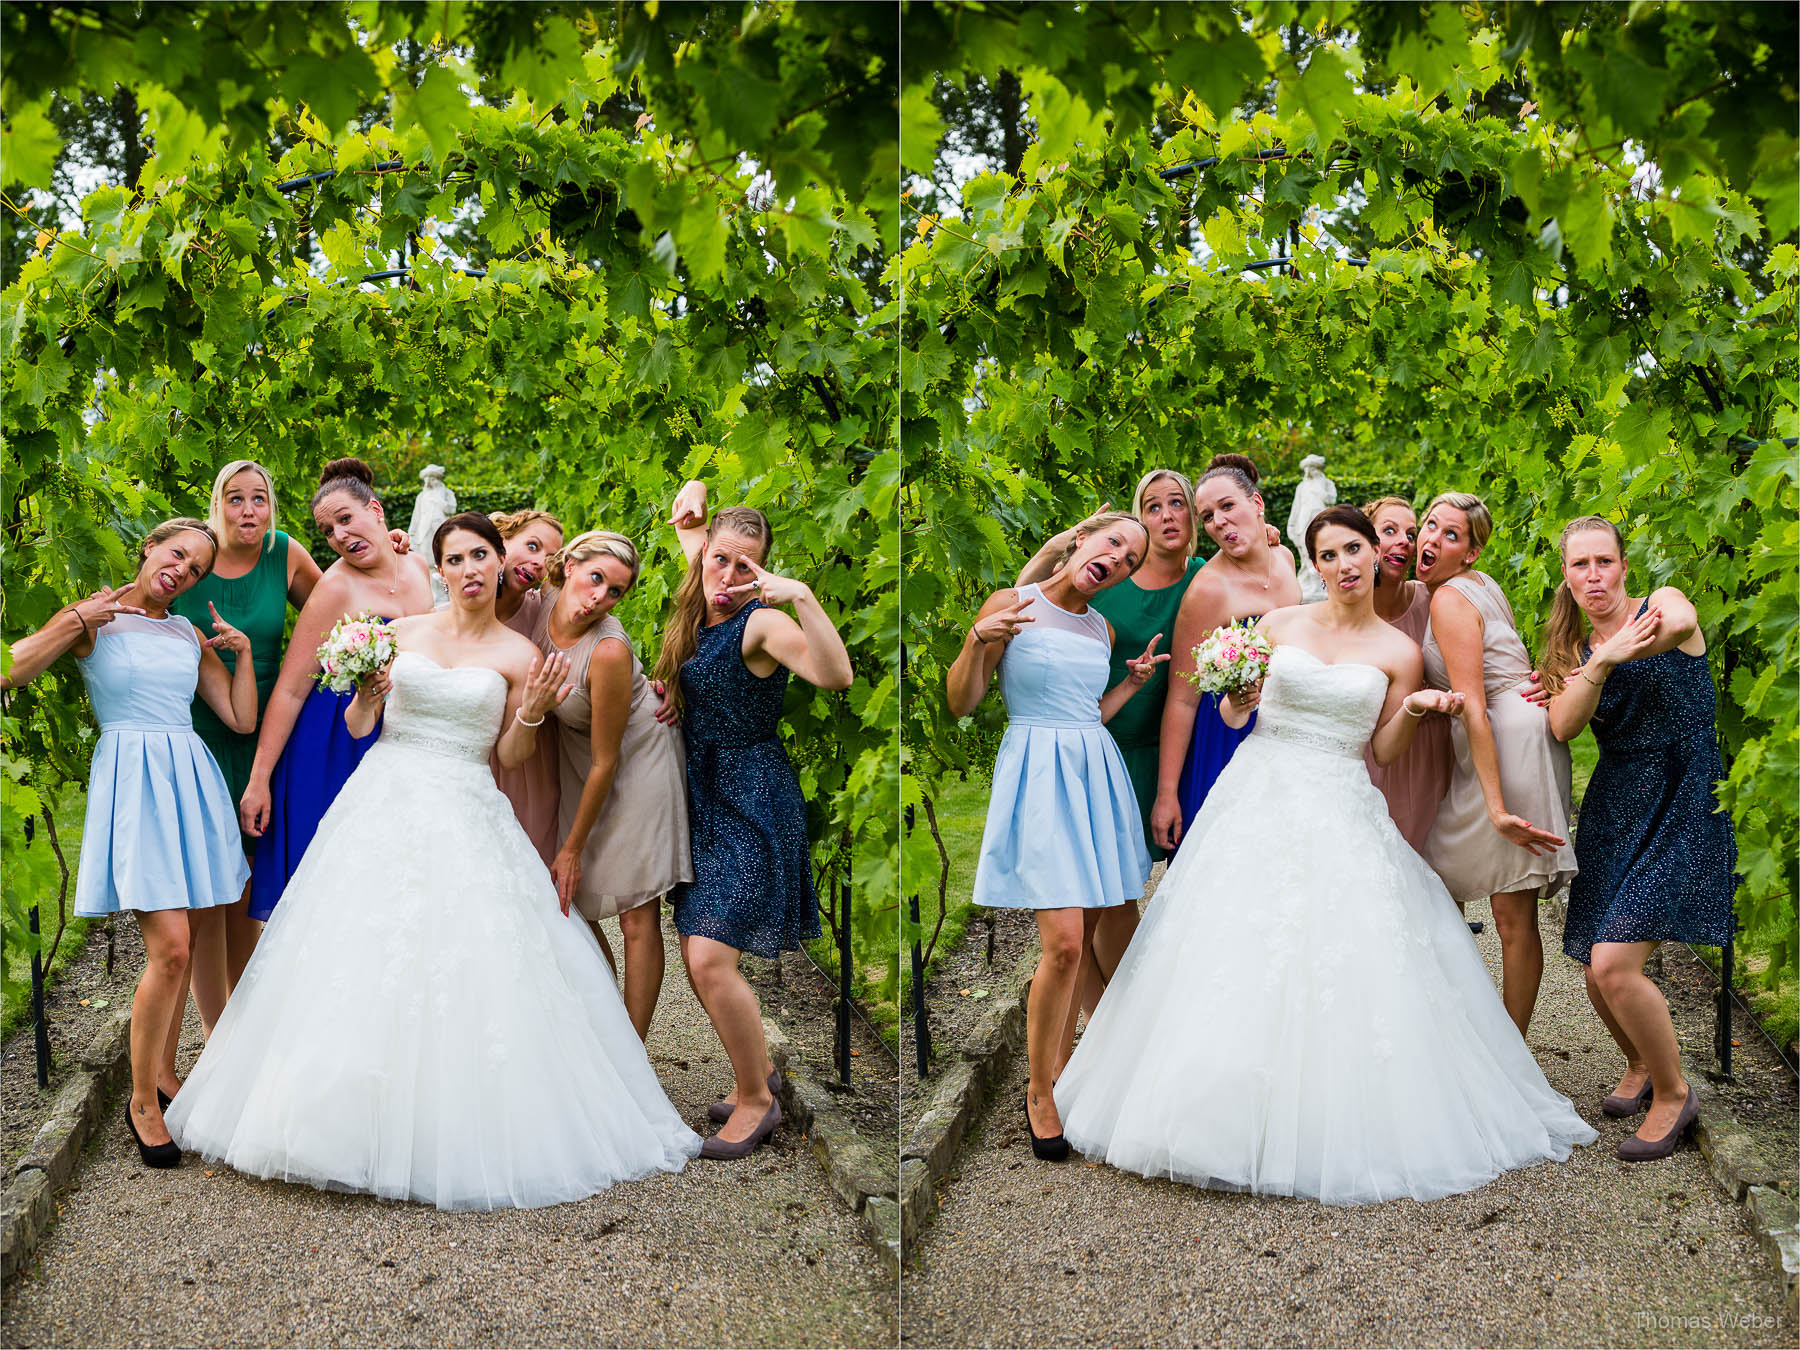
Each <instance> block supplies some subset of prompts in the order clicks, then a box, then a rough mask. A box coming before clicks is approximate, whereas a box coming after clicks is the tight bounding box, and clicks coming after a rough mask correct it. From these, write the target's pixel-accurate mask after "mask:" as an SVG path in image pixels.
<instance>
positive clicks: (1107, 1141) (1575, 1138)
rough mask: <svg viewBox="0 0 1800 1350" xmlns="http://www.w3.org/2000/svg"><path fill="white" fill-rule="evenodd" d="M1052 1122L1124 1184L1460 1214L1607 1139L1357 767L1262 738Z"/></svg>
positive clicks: (1346, 759)
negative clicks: (1575, 1150) (1569, 1094)
mask: <svg viewBox="0 0 1800 1350" xmlns="http://www.w3.org/2000/svg"><path fill="white" fill-rule="evenodd" d="M1056 1104H1057V1109H1058V1110H1059V1111H1060V1112H1061V1114H1062V1120H1063V1128H1064V1131H1065V1133H1066V1134H1067V1135H1068V1138H1069V1141H1070V1143H1071V1144H1073V1145H1074V1146H1075V1147H1076V1148H1078V1149H1080V1150H1081V1151H1082V1152H1083V1153H1085V1154H1087V1155H1089V1156H1090V1157H1094V1158H1105V1159H1106V1161H1108V1162H1110V1163H1112V1164H1113V1165H1114V1166H1116V1167H1121V1168H1125V1169H1127V1170H1130V1171H1134V1172H1140V1173H1143V1174H1144V1175H1146V1176H1159V1177H1172V1178H1174V1179H1175V1180H1177V1181H1185V1182H1189V1183H1192V1184H1194V1185H1200V1186H1209V1187H1215V1188H1221V1189H1230V1190H1250V1191H1256V1192H1260V1193H1268V1194H1277V1195H1299V1196H1311V1197H1314V1198H1317V1199H1319V1200H1322V1201H1325V1202H1326V1203H1330V1204H1363V1203H1372V1202H1375V1201H1381V1200H1389V1199H1393V1198H1395V1197H1398V1196H1411V1197H1413V1198H1415V1199H1419V1200H1429V1199H1433V1198H1436V1197H1438V1196H1443V1195H1449V1194H1453V1193H1455V1192H1459V1191H1466V1190H1470V1189H1472V1188H1474V1187H1476V1186H1479V1185H1481V1184H1483V1183H1484V1182H1487V1181H1489V1180H1491V1179H1492V1178H1494V1177H1496V1176H1498V1175H1499V1174H1500V1173H1501V1172H1503V1171H1506V1170H1507V1169H1509V1168H1515V1167H1524V1166H1527V1165H1529V1164H1532V1163H1536V1162H1540V1161H1543V1160H1546V1159H1556V1160H1561V1159H1564V1158H1566V1157H1568V1155H1569V1152H1570V1149H1571V1148H1572V1147H1573V1146H1574V1145H1575V1144H1578V1143H1588V1142H1591V1141H1592V1140H1593V1139H1594V1138H1595V1134H1594V1131H1593V1130H1592V1129H1590V1128H1589V1127H1588V1126H1587V1125H1586V1124H1585V1123H1584V1122H1583V1121H1582V1119H1581V1118H1580V1117H1579V1116H1578V1115H1577V1114H1576V1113H1575V1110H1574V1108H1573V1107H1572V1106H1571V1105H1570V1104H1569V1102H1568V1100H1567V1099H1566V1098H1564V1097H1562V1096H1560V1095H1559V1094H1557V1093H1556V1092H1555V1091H1553V1090H1552V1089H1551V1087H1550V1085H1549V1084H1548V1083H1547V1082H1546V1081H1545V1079H1544V1075H1543V1072H1542V1071H1541V1070H1540V1069H1539V1068H1538V1066H1537V1064H1536V1062H1535V1061H1534V1060H1533V1059H1532V1057H1531V1052H1530V1050H1529V1049H1528V1048H1527V1046H1526V1045H1525V1042H1524V1041H1523V1040H1522V1039H1521V1038H1520V1036H1519V1033H1518V1031H1517V1029H1516V1028H1515V1027H1514V1026H1513V1023H1512V1021H1511V1019H1509V1018H1508V1017H1507V1015H1506V1011H1505V1009H1504V1007H1503V1006H1502V1005H1501V1002H1500V997H1499V995H1498V993H1497V992H1496V991H1495V988H1494V984H1493V980H1492V978H1491V976H1490V975H1489V973H1488V970H1487V966H1486V963H1485V962H1484V961H1483V960H1482V958H1481V954H1480V952H1479V951H1478V950H1477V948H1476V946H1475V941H1474V938H1473V937H1472V936H1471V935H1470V933H1469V930H1468V928H1467V926H1466V925H1465V924H1464V923H1463V922H1462V919H1461V918H1460V916H1459V915H1458V913H1457V910H1456V908H1455V906H1454V905H1452V904H1451V903H1450V898H1449V896H1448V895H1447V894H1446V893H1445V891H1444V887H1443V884H1442V883H1441V882H1440V881H1439V880H1438V878H1437V876H1436V874H1435V873H1433V872H1432V870H1431V869H1430V868H1429V867H1427V866H1426V865H1425V863H1424V861H1423V860H1422V859H1421V858H1420V857H1419V855H1418V854H1417V853H1415V852H1413V850H1412V849H1411V848H1409V847H1407V845H1406V843H1405V841H1404V840H1403V839H1402V838H1401V837H1400V833H1399V831H1398V830H1397V829H1396V828H1395V826H1394V822H1393V820H1392V819H1391V818H1390V816H1389V815H1388V811H1387V806H1386V803H1385V801H1384V800H1383V799H1382V796H1381V794H1380V793H1379V792H1378V791H1377V790H1376V789H1375V788H1374V786H1373V785H1371V784H1370V782H1369V777H1368V773H1367V771H1366V770H1365V768H1364V767H1363V764H1362V761H1361V759H1360V756H1359V755H1358V756H1353V755H1348V754H1342V753H1334V752H1332V751H1328V750H1320V749H1315V748H1311V747H1309V746H1307V745H1304V744H1299V743H1296V742H1294V741H1292V740H1277V739H1276V738H1275V737H1273V736H1271V735H1260V736H1254V737H1252V738H1250V740H1249V741H1247V742H1246V744H1245V745H1244V746H1243V748H1241V749H1240V750H1239V751H1238V753H1237V755H1236V756H1235V757H1234V758H1233V760H1232V762H1231V763H1230V765H1228V766H1227V767H1226V769H1225V770H1224V772H1223V773H1222V774H1220V776H1219V779H1218V781H1217V783H1216V784H1215V785H1214V786H1213V789H1212V791H1211V793H1210V794H1209V796H1208V798H1207V801H1206V804H1205V806H1204V807H1203V808H1202V809H1201V812H1200V814H1199V816H1198V817H1197V818H1196V819H1195V821H1194V825H1193V827H1192V829H1191V830H1190V831H1189V833H1188V835H1187V837H1186V838H1185V839H1184V840H1183V841H1182V846H1181V849H1180V851H1179V852H1178V853H1177V854H1176V856H1175V860H1174V861H1173V862H1172V863H1171V864H1170V865H1169V872H1168V874H1167V876H1166V877H1165V878H1164V879H1163V882H1162V884H1161V885H1160V886H1159V887H1158V888H1157V892H1156V895H1155V896H1154V897H1153V899H1152V900H1151V902H1150V904H1149V906H1148V907H1147V909H1146V911H1145V914H1144V917H1143V919H1142V921H1141V922H1140V923H1139V925H1138V929H1137V934H1136V936H1135V937H1134V938H1133V939H1132V942H1131V946H1130V947H1129V948H1128V949H1127V951H1126V953H1125V956H1124V958H1123V960H1122V961H1121V962H1120V966H1119V970H1118V972H1117V974H1116V975H1115V976H1114V977H1113V980H1112V983H1111V984H1110V985H1109V986H1108V988H1107V991H1106V995H1105V997H1104V998H1102V1000H1101V1002H1100V1006H1099V1009H1098V1011H1097V1013H1096V1014H1095V1016H1094V1019H1093V1022H1092V1024H1091V1025H1090V1026H1089V1028H1088V1030H1087V1032H1086V1034H1085V1035H1084V1036H1083V1037H1082V1039H1081V1042H1080V1044H1079V1045H1078V1046H1077V1047H1076V1051H1075V1055H1074V1058H1073V1059H1071V1060H1070V1062H1069V1065H1068V1067H1067V1068H1066V1069H1065V1070H1064V1072H1063V1075H1062V1078H1061V1080H1060V1081H1059V1082H1058V1084H1057V1088H1056Z"/></svg>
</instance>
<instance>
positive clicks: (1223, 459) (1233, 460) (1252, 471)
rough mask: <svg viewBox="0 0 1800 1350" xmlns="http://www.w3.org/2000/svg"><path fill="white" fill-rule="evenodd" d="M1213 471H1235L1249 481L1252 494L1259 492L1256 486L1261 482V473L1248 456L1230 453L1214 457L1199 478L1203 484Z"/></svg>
mask: <svg viewBox="0 0 1800 1350" xmlns="http://www.w3.org/2000/svg"><path fill="white" fill-rule="evenodd" d="M1214 469H1236V470H1237V471H1238V472H1239V473H1240V474H1242V475H1243V476H1244V477H1245V478H1246V479H1247V480H1249V483H1250V490H1251V491H1252V492H1256V491H1259V490H1260V489H1259V488H1258V484H1260V483H1261V482H1262V472H1261V471H1260V470H1259V469H1258V468H1257V467H1256V461H1255V460H1253V459H1251V458H1250V456H1248V455H1239V454H1235V453H1232V452H1230V451H1227V452H1226V453H1225V454H1223V455H1214V456H1213V457H1212V463H1211V464H1208V465H1207V466H1206V473H1205V474H1203V475H1202V476H1201V481H1202V482H1204V481H1205V480H1206V479H1207V478H1209V477H1211V476H1212V471H1213V470H1214Z"/></svg>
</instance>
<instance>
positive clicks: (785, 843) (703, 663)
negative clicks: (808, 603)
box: [671, 600, 819, 957]
mask: <svg viewBox="0 0 1800 1350" xmlns="http://www.w3.org/2000/svg"><path fill="white" fill-rule="evenodd" d="M761 607H762V602H761V601H760V600H752V601H751V602H750V603H749V604H747V605H745V606H744V607H743V608H742V609H740V610H739V611H738V612H737V613H736V614H734V615H732V616H731V617H730V618H729V619H726V620H725V621H724V622H723V623H717V624H714V625H712V626H711V627H710V628H708V627H702V628H701V629H700V637H699V644H700V645H699V647H698V649H697V650H696V651H695V653H694V655H693V656H691V657H690V658H688V660H687V661H686V663H685V664H683V665H682V667H681V698H682V704H683V707H684V709H685V712H684V714H683V723H682V730H683V731H684V733H685V735H686V739H687V793H688V814H689V820H690V825H691V828H692V839H693V850H694V879H693V880H692V881H691V882H686V883H684V884H682V885H678V886H676V887H675V889H674V890H673V891H672V892H671V896H672V898H673V903H674V908H675V926H676V927H677V928H678V929H679V930H680V931H681V934H682V936H684V937H704V938H712V939H713V940H714V941H716V942H723V943H724V944H725V945H726V946H728V947H735V948H737V949H738V950H739V951H747V952H755V953H756V954H757V955H758V956H771V957H772V956H776V955H778V954H779V953H781V952H783V951H791V950H794V949H797V948H798V947H799V946H800V944H801V943H802V942H806V941H808V940H810V939H812V938H816V937H818V936H819V901H818V896H817V894H816V892H815V891H814V890H813V877H812V851H811V848H810V846H809V844H808V842H807V837H806V801H805V799H804V798H803V797H802V796H801V795H800V780H799V779H798V778H796V777H795V776H794V768H793V765H791V764H789V763H788V757H787V751H786V750H785V749H783V748H782V744H781V740H780V734H779V724H780V722H781V703H782V698H783V696H784V695H785V694H786V692H787V683H788V672H787V670H786V668H785V667H783V668H779V669H777V670H776V671H775V673H774V674H772V675H768V676H758V675H755V674H752V673H751V671H750V669H749V667H747V666H746V665H745V664H744V655H743V649H744V625H745V624H746V623H748V622H749V620H750V615H751V614H752V613H754V612H755V611H756V610H757V609H760V608H761Z"/></svg>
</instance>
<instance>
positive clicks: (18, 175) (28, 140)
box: [0, 96, 62, 188]
mask: <svg viewBox="0 0 1800 1350" xmlns="http://www.w3.org/2000/svg"><path fill="white" fill-rule="evenodd" d="M49 104H50V100H49V98H48V97H47V96H46V97H45V98H42V99H39V100H38V101H37V102H36V103H28V104H26V105H25V106H24V107H22V108H16V109H8V110H7V114H6V125H5V127H4V128H0V181H4V182H8V183H19V184H22V185H24V186H25V187H29V188H47V187H49V186H50V175H51V172H52V171H53V170H54V169H55V167H56V156H57V152H58V151H60V150H61V149H62V137H61V135H59V134H58V132H57V130H56V126H55V124H54V123H53V122H51V120H50V118H49V117H48V116H47V115H46V111H45V110H46V109H47V108H48V107H49Z"/></svg>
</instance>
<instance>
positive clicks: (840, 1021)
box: [836, 860, 850, 1087]
mask: <svg viewBox="0 0 1800 1350" xmlns="http://www.w3.org/2000/svg"><path fill="white" fill-rule="evenodd" d="M840 885H841V892H842V900H841V902H840V905H841V908H840V909H839V913H838V998H837V1037H836V1039H837V1065H838V1079H839V1081H841V1082H842V1083H843V1084H844V1086H845V1087H848V1086H849V1085H850V863H849V862H848V861H847V860H846V862H845V863H844V879H843V881H842V882H841V883H840Z"/></svg>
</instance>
